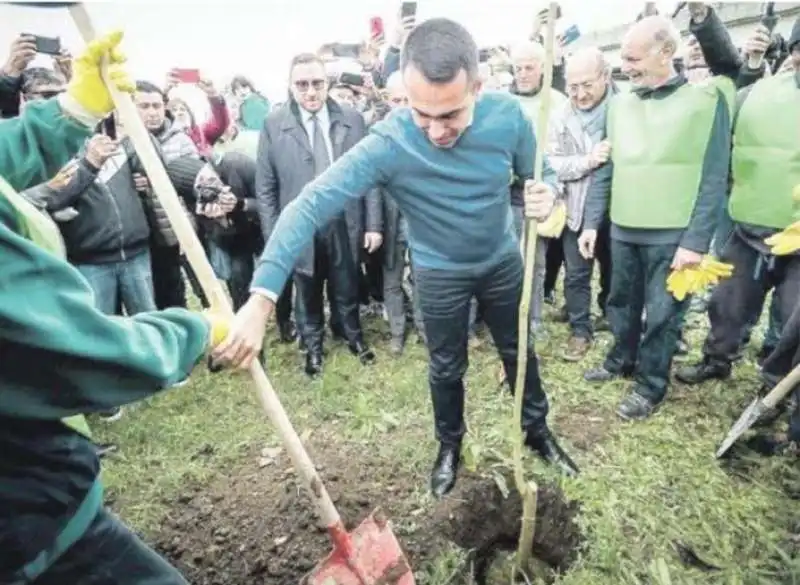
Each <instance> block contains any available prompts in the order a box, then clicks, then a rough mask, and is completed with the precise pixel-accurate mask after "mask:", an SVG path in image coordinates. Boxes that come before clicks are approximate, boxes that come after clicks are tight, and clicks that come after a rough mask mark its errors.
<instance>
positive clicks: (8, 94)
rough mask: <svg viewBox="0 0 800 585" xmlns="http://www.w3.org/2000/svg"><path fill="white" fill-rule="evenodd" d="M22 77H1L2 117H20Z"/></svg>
mask: <svg viewBox="0 0 800 585" xmlns="http://www.w3.org/2000/svg"><path fill="white" fill-rule="evenodd" d="M21 92H22V77H9V76H8V75H0V117H2V118H4V119H5V118H16V117H17V116H19V104H20V93H21Z"/></svg>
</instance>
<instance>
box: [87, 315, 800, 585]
mask: <svg viewBox="0 0 800 585" xmlns="http://www.w3.org/2000/svg"><path fill="white" fill-rule="evenodd" d="M695 318H696V319H699V322H698V323H697V325H696V326H695V327H693V328H691V329H689V330H688V336H689V339H690V341H691V345H692V347H693V352H694V353H693V356H695V357H696V355H697V352H698V351H699V348H700V347H701V344H702V340H703V337H704V335H705V330H706V325H705V318H704V317H698V316H695ZM368 327H369V329H370V341H371V342H373V343H375V344H376V347H377V351H378V358H379V362H378V364H376V365H375V366H374V367H370V368H364V367H362V366H361V365H360V364H359V363H358V361H357V359H356V358H354V357H352V356H351V355H350V354H349V353H348V352H347V349H346V348H345V347H343V346H341V345H330V344H329V347H328V349H329V355H328V357H327V362H326V369H325V374H324V377H323V379H321V380H319V381H313V382H312V381H309V380H308V379H307V378H306V377H305V375H304V374H303V373H302V371H301V364H302V358H301V356H300V354H299V353H298V352H297V350H296V348H295V346H293V345H292V346H285V345H278V344H276V343H275V342H274V341H272V339H273V337H274V335H273V334H272V333H270V346H269V354H268V355H269V358H268V359H269V370H270V372H269V373H270V376H271V379H272V381H273V383H274V385H275V388H276V389H277V391H278V393H279V394H280V396H281V398H282V400H283V402H284V406H285V407H286V410H287V411H288V413H289V415H290V418H291V419H292V421H293V422H294V424H295V425H296V428H297V429H298V432H300V433H301V434H302V435H303V436H304V438H305V439H306V440H307V442H308V444H309V445H310V449H311V451H312V454H313V456H314V457H315V461H316V462H317V463H318V464H319V466H320V467H321V468H322V470H321V472H322V475H323V478H325V479H326V480H329V481H330V482H331V483H332V484H333V486H334V487H333V488H332V489H331V492H332V493H336V499H337V504H339V505H340V506H341V507H342V510H343V516H345V517H346V519H347V520H348V521H350V522H351V523H352V522H355V521H359V520H360V518H350V517H347V513H348V511H350V510H352V509H358V510H360V509H368V508H369V507H371V506H374V505H378V504H382V505H385V506H386V507H387V508H388V510H389V512H390V516H391V517H392V519H393V521H394V523H395V527H396V533H397V534H398V538H399V539H400V540H401V542H403V543H404V544H406V545H407V546H408V547H409V548H411V549H412V550H411V551H410V552H409V557H410V558H411V560H412V564H413V565H414V569H415V571H416V575H417V583H418V584H420V585H423V584H427V585H445V584H446V583H468V582H469V579H467V578H466V577H465V576H464V572H463V571H462V570H460V568H461V567H462V566H463V565H464V564H465V563H467V557H466V555H465V554H464V552H463V551H460V550H458V549H456V548H455V547H454V546H451V545H448V544H447V543H446V542H442V541H441V539H437V538H433V537H431V538H428V537H427V535H426V534H424V533H426V532H430V531H433V530H435V528H436V527H435V525H434V524H432V523H431V521H430V513H431V510H432V509H433V508H434V507H435V506H434V503H433V501H432V500H431V499H430V498H429V496H428V495H427V483H428V473H429V471H430V465H431V464H432V459H433V456H434V454H435V448H436V445H435V442H434V438H433V429H432V426H433V425H432V414H431V406H430V399H429V395H428V388H427V369H426V356H425V353H424V350H423V349H422V347H421V346H419V345H417V344H415V343H414V340H415V337H414V336H413V335H412V337H411V339H410V340H409V345H408V349H407V351H406V354H405V355H404V356H403V357H401V358H399V359H393V358H391V357H390V355H389V354H388V345H387V343H386V342H385V341H384V340H385V332H386V327H385V325H384V323H383V322H381V321H380V320H377V319H373V320H372V321H369V322H368ZM548 327H549V329H550V333H551V336H552V341H551V342H550V344H549V345H548V347H547V348H543V349H541V353H542V354H543V358H542V373H543V379H544V382H545V385H546V390H547V392H548V395H549V397H550V401H551V415H550V424H551V426H552V427H553V429H554V431H555V432H556V433H557V434H558V435H559V436H560V437H562V439H563V442H564V443H565V446H566V447H567V448H568V449H569V451H570V452H571V453H572V454H574V457H575V459H576V461H577V462H578V464H579V466H580V467H581V469H582V475H581V476H580V478H579V479H577V480H561V479H559V478H556V477H555V476H554V475H553V474H552V473H551V472H550V470H548V469H547V468H546V466H544V465H542V464H541V463H539V462H538V461H537V460H536V459H535V458H530V459H529V460H528V466H529V467H528V470H529V473H531V474H533V475H535V476H536V477H537V478H538V479H539V480H541V481H553V482H558V483H560V485H561V487H562V489H563V490H564V492H565V494H566V495H567V497H568V498H569V499H571V500H577V501H579V502H580V505H581V511H580V514H579V517H578V522H579V524H580V527H581V529H582V531H583V532H584V534H585V536H586V542H587V544H586V549H585V552H583V553H582V554H581V556H580V558H579V560H578V562H577V563H576V564H575V565H574V566H573V568H572V569H571V570H570V571H568V572H567V573H566V574H564V575H561V576H559V577H558V579H557V582H558V583H561V584H564V585H605V584H608V585H623V584H639V583H641V584H645V583H647V584H659V585H668V584H676V585H677V584H680V583H686V584H688V583H692V584H694V583H697V584H706V583H707V584H712V583H713V584H720V585H722V584H725V585H728V584H731V585H733V584H741V585H760V584H767V583H776V584H778V583H781V584H786V585H788V584H790V583H800V555H798V548H800V546H798V542H797V536H796V534H797V532H798V531H799V530H798V523H800V505H798V502H797V501H796V500H794V501H793V500H791V499H789V497H788V496H787V495H786V492H785V488H786V485H787V484H791V483H792V482H796V481H797V475H796V474H798V472H800V470H798V469H797V465H796V462H795V463H794V465H795V467H794V468H790V467H789V465H788V463H787V460H785V459H780V458H763V457H762V458H759V457H748V458H745V459H742V460H740V461H738V462H737V464H736V465H735V467H734V468H733V469H724V468H723V467H722V466H721V465H720V464H719V462H717V461H716V460H715V459H714V452H715V450H716V447H717V445H718V442H719V441H720V440H721V438H722V437H723V436H724V435H725V433H726V432H727V430H728V428H729V427H730V425H731V423H732V422H733V420H734V419H735V418H737V417H738V416H739V414H740V413H741V410H742V408H743V407H744V406H745V405H746V404H747V403H748V402H749V400H750V399H751V398H752V395H753V392H754V390H755V389H756V388H757V384H758V377H757V372H756V370H755V367H754V365H753V363H752V360H751V358H750V357H749V355H748V358H747V359H746V360H744V361H743V362H741V363H740V364H738V365H737V367H736V369H735V373H734V376H733V378H732V380H730V381H728V382H725V383H716V384H708V385H705V386H702V387H700V388H687V387H682V386H680V385H676V386H674V387H673V388H672V390H671V393H670V395H669V398H668V402H667V403H666V404H665V405H664V407H663V408H662V409H661V410H660V412H659V413H658V414H657V415H656V416H655V417H653V418H652V420H649V421H647V422H643V423H638V424H630V423H623V422H621V421H620V420H618V419H617V417H616V416H615V414H614V412H615V408H616V405H617V403H618V401H619V399H620V398H621V397H622V396H623V394H624V392H625V390H626V385H625V384H623V383H615V384H609V385H605V386H591V385H587V384H586V383H585V382H584V381H583V380H582V371H583V369H584V368H585V367H589V366H591V365H594V364H596V363H598V362H599V361H600V360H601V359H602V356H603V355H604V351H605V350H606V349H607V346H608V343H609V342H610V339H609V336H608V334H600V336H599V337H598V340H597V343H596V345H595V348H594V349H593V351H592V353H591V355H590V356H589V358H588V359H587V361H586V362H585V363H584V364H580V365H576V364H566V363H564V362H562V361H561V360H560V359H559V357H558V354H559V350H560V348H561V346H562V344H563V343H564V341H565V339H566V332H567V328H566V325H563V324H557V323H554V322H550V323H549V324H548ZM470 357H471V360H470V370H469V373H468V378H467V385H468V398H467V410H468V425H469V429H470V433H469V442H468V444H467V445H466V447H465V449H466V456H465V459H466V461H467V464H468V467H470V468H473V469H475V470H477V471H478V472H490V471H492V470H497V469H499V468H502V467H503V466H504V465H505V464H506V463H507V460H508V458H509V457H510V453H511V447H510V444H509V440H508V437H509V436H510V433H509V429H510V428H511V426H510V424H511V423H510V417H511V408H512V401H511V400H510V398H509V397H508V396H507V395H506V394H504V393H500V392H498V384H497V380H496V372H497V367H498V364H499V360H498V358H497V357H496V354H495V352H494V350H493V348H492V346H491V343H490V342H489V341H488V340H484V342H483V346H482V347H480V348H476V349H472V350H471V356H470ZM93 430H94V431H95V432H96V434H97V435H98V438H99V439H100V440H111V441H114V442H117V443H118V444H119V452H118V453H116V454H114V455H113V456H111V457H110V458H109V459H108V460H107V461H106V462H105V464H104V475H105V481H106V484H107V486H108V492H109V501H110V504H111V507H112V508H113V509H114V510H115V511H117V512H118V513H119V514H120V515H121V516H122V517H123V519H125V520H126V521H127V522H128V523H130V524H131V525H132V526H134V527H135V528H136V529H137V530H139V531H141V533H142V534H143V535H144V537H145V539H147V540H148V541H150V542H156V543H158V546H159V548H160V549H161V550H166V552H167V554H168V555H169V556H171V557H173V559H177V563H178V565H179V566H180V567H181V568H182V569H183V570H184V571H186V573H187V575H188V576H189V577H190V578H191V579H192V581H193V583H195V584H200V583H208V584H216V583H219V584H221V585H226V584H227V583H230V584H231V585H232V584H233V583H236V584H237V585H238V584H240V583H269V584H271V585H275V584H277V585H283V584H284V583H287V584H288V583H289V582H291V578H290V577H287V576H286V575H288V574H289V573H287V572H286V571H283V569H282V568H281V566H278V565H276V564H275V563H276V562H277V561H276V559H282V560H281V562H282V563H283V565H282V566H288V565H292V564H295V565H298V569H303V570H307V569H308V568H310V566H311V565H312V564H313V562H314V561H315V560H316V559H315V558H311V559H308V558H304V557H303V555H302V554H300V553H299V552H297V551H298V550H299V549H298V548H294V549H292V548H291V546H290V544H291V543H287V541H289V540H290V539H291V540H292V541H294V542H300V541H303V542H306V541H305V540H303V539H306V538H308V539H310V540H309V541H313V542H314V543H315V544H314V546H315V547H317V548H316V549H314V550H319V551H324V550H325V549H326V547H327V545H326V542H325V535H324V534H322V533H321V532H320V530H319V529H318V528H317V527H316V526H314V525H313V521H312V522H311V523H310V524H309V525H307V526H304V525H303V524H307V523H306V522H301V523H300V525H299V526H298V523H297V522H296V521H292V523H293V525H292V526H290V527H288V528H285V525H284V519H285V518H287V517H289V516H290V515H291V514H293V513H295V508H297V507H302V506H303V504H304V502H305V500H304V499H303V496H302V494H301V492H299V491H298V490H297V488H296V486H294V484H293V481H292V479H293V474H292V471H291V466H290V465H289V463H288V461H287V460H286V458H285V456H284V455H283V454H282V453H281V451H280V449H278V448H277V445H278V444H277V441H276V439H275V437H274V435H273V433H272V431H271V428H270V425H269V422H268V420H267V419H266V418H265V416H264V415H263V414H262V412H261V410H260V407H259V404H258V402H257V399H256V398H255V396H254V394H253V392H252V391H251V389H250V388H249V385H248V383H247V379H246V378H244V377H243V376H242V375H232V374H230V373H222V374H216V375H211V374H208V373H207V372H206V371H205V369H204V368H198V369H197V371H196V372H195V374H194V375H193V377H192V380H191V383H190V384H189V385H188V386H186V387H184V388H181V389H175V390H173V391H169V392H166V393H164V394H163V395H161V396H158V397H156V398H154V399H152V400H150V401H148V402H147V403H142V404H139V405H137V406H135V407H133V408H130V409H129V410H128V412H127V413H126V416H125V418H123V419H122V420H121V421H119V422H117V423H113V424H103V423H99V422H95V423H94V425H93ZM792 474H795V475H794V476H792ZM278 486H282V487H278ZM359 491H363V492H364V493H365V494H366V496H363V497H362V496H359V494H358V493H353V492H359ZM337 492H338V493H337ZM359 498H361V499H362V500H364V501H360V500H359ZM232 499H236V500H237V502H238V503H237V502H232V501H231V500H232ZM354 503H356V504H357V503H360V507H358V506H356V507H353V506H354V505H355V504H354ZM351 505H352V506H351ZM238 510H241V512H239V511H238ZM215 523H216V524H220V523H223V524H224V523H227V524H226V526H227V527H226V528H225V529H224V530H223V529H219V528H214V527H213V526H211V525H212V524H215ZM278 526H281V527H282V528H281V530H286V532H285V535H282V533H280V532H279V531H278ZM305 533H313V534H312V535H311V536H306V534H305ZM790 534H794V535H795V536H794V537H791V536H790ZM184 541H185V542H184ZM165 543H166V544H165ZM676 543H682V544H684V545H685V546H687V547H690V548H691V549H693V550H694V551H695V552H696V553H697V555H698V556H699V557H701V558H702V559H703V560H704V561H706V562H708V563H710V564H713V565H715V566H717V567H719V568H720V570H719V571H711V572H705V571H701V570H699V569H697V568H692V567H691V566H687V564H686V563H685V562H683V561H682V560H681V555H679V554H678V552H677V550H676V546H675V544H676ZM298 546H299V545H298ZM195 549H200V550H202V554H199V555H194V556H192V555H191V554H189V553H190V552H191V551H192V550H195ZM175 551H178V552H175ZM187 551H188V552H187ZM237 551H238V552H237ZM292 551H294V552H292ZM173 553H174V554H173ZM320 556H321V555H320ZM792 557H794V558H792ZM215 559H216V560H215ZM237 563H238V564H237ZM221 565H225V567H221ZM240 565H241V568H240V569H237V568H235V567H238V566H240ZM245 565H246V568H245ZM226 571H227V572H226ZM281 571H283V572H281ZM279 575H283V576H279ZM490 582H497V583H500V582H503V583H508V580H507V579H503V580H501V579H500V578H498V577H495V578H494V579H493V580H492V581H490Z"/></svg>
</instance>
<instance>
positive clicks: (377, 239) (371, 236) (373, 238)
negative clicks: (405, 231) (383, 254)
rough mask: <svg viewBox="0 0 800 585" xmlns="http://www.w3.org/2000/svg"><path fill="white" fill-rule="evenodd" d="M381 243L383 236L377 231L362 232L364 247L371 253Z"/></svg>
mask: <svg viewBox="0 0 800 585" xmlns="http://www.w3.org/2000/svg"><path fill="white" fill-rule="evenodd" d="M382 244H383V236H382V235H381V234H379V233H378V232H366V233H365V234H364V249H365V250H366V251H367V253H369V254H372V253H373V252H375V251H376V250H377V249H378V248H380V247H381V245H382Z"/></svg>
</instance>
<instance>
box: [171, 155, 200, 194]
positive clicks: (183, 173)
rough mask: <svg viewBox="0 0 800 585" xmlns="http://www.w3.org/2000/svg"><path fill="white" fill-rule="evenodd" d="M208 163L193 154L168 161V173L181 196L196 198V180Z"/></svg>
mask: <svg viewBox="0 0 800 585" xmlns="http://www.w3.org/2000/svg"><path fill="white" fill-rule="evenodd" d="M206 164H207V163H206V162H205V161H204V160H202V159H199V158H195V157H192V156H182V157H179V158H176V159H174V160H172V161H170V162H169V163H167V175H168V176H169V178H170V181H172V185H173V186H174V187H175V190H176V191H177V192H178V195H179V196H181V197H183V198H184V199H189V200H191V199H194V185H195V180H196V179H197V175H198V174H199V173H200V171H201V170H202V169H203V167H205V166H206Z"/></svg>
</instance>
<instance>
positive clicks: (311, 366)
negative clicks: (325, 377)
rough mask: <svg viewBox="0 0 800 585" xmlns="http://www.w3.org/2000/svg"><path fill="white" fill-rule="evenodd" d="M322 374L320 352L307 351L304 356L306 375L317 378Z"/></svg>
mask: <svg viewBox="0 0 800 585" xmlns="http://www.w3.org/2000/svg"><path fill="white" fill-rule="evenodd" d="M321 373H322V352H316V351H309V352H308V353H307V354H306V374H308V375H309V376H318V375H320V374H321Z"/></svg>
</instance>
